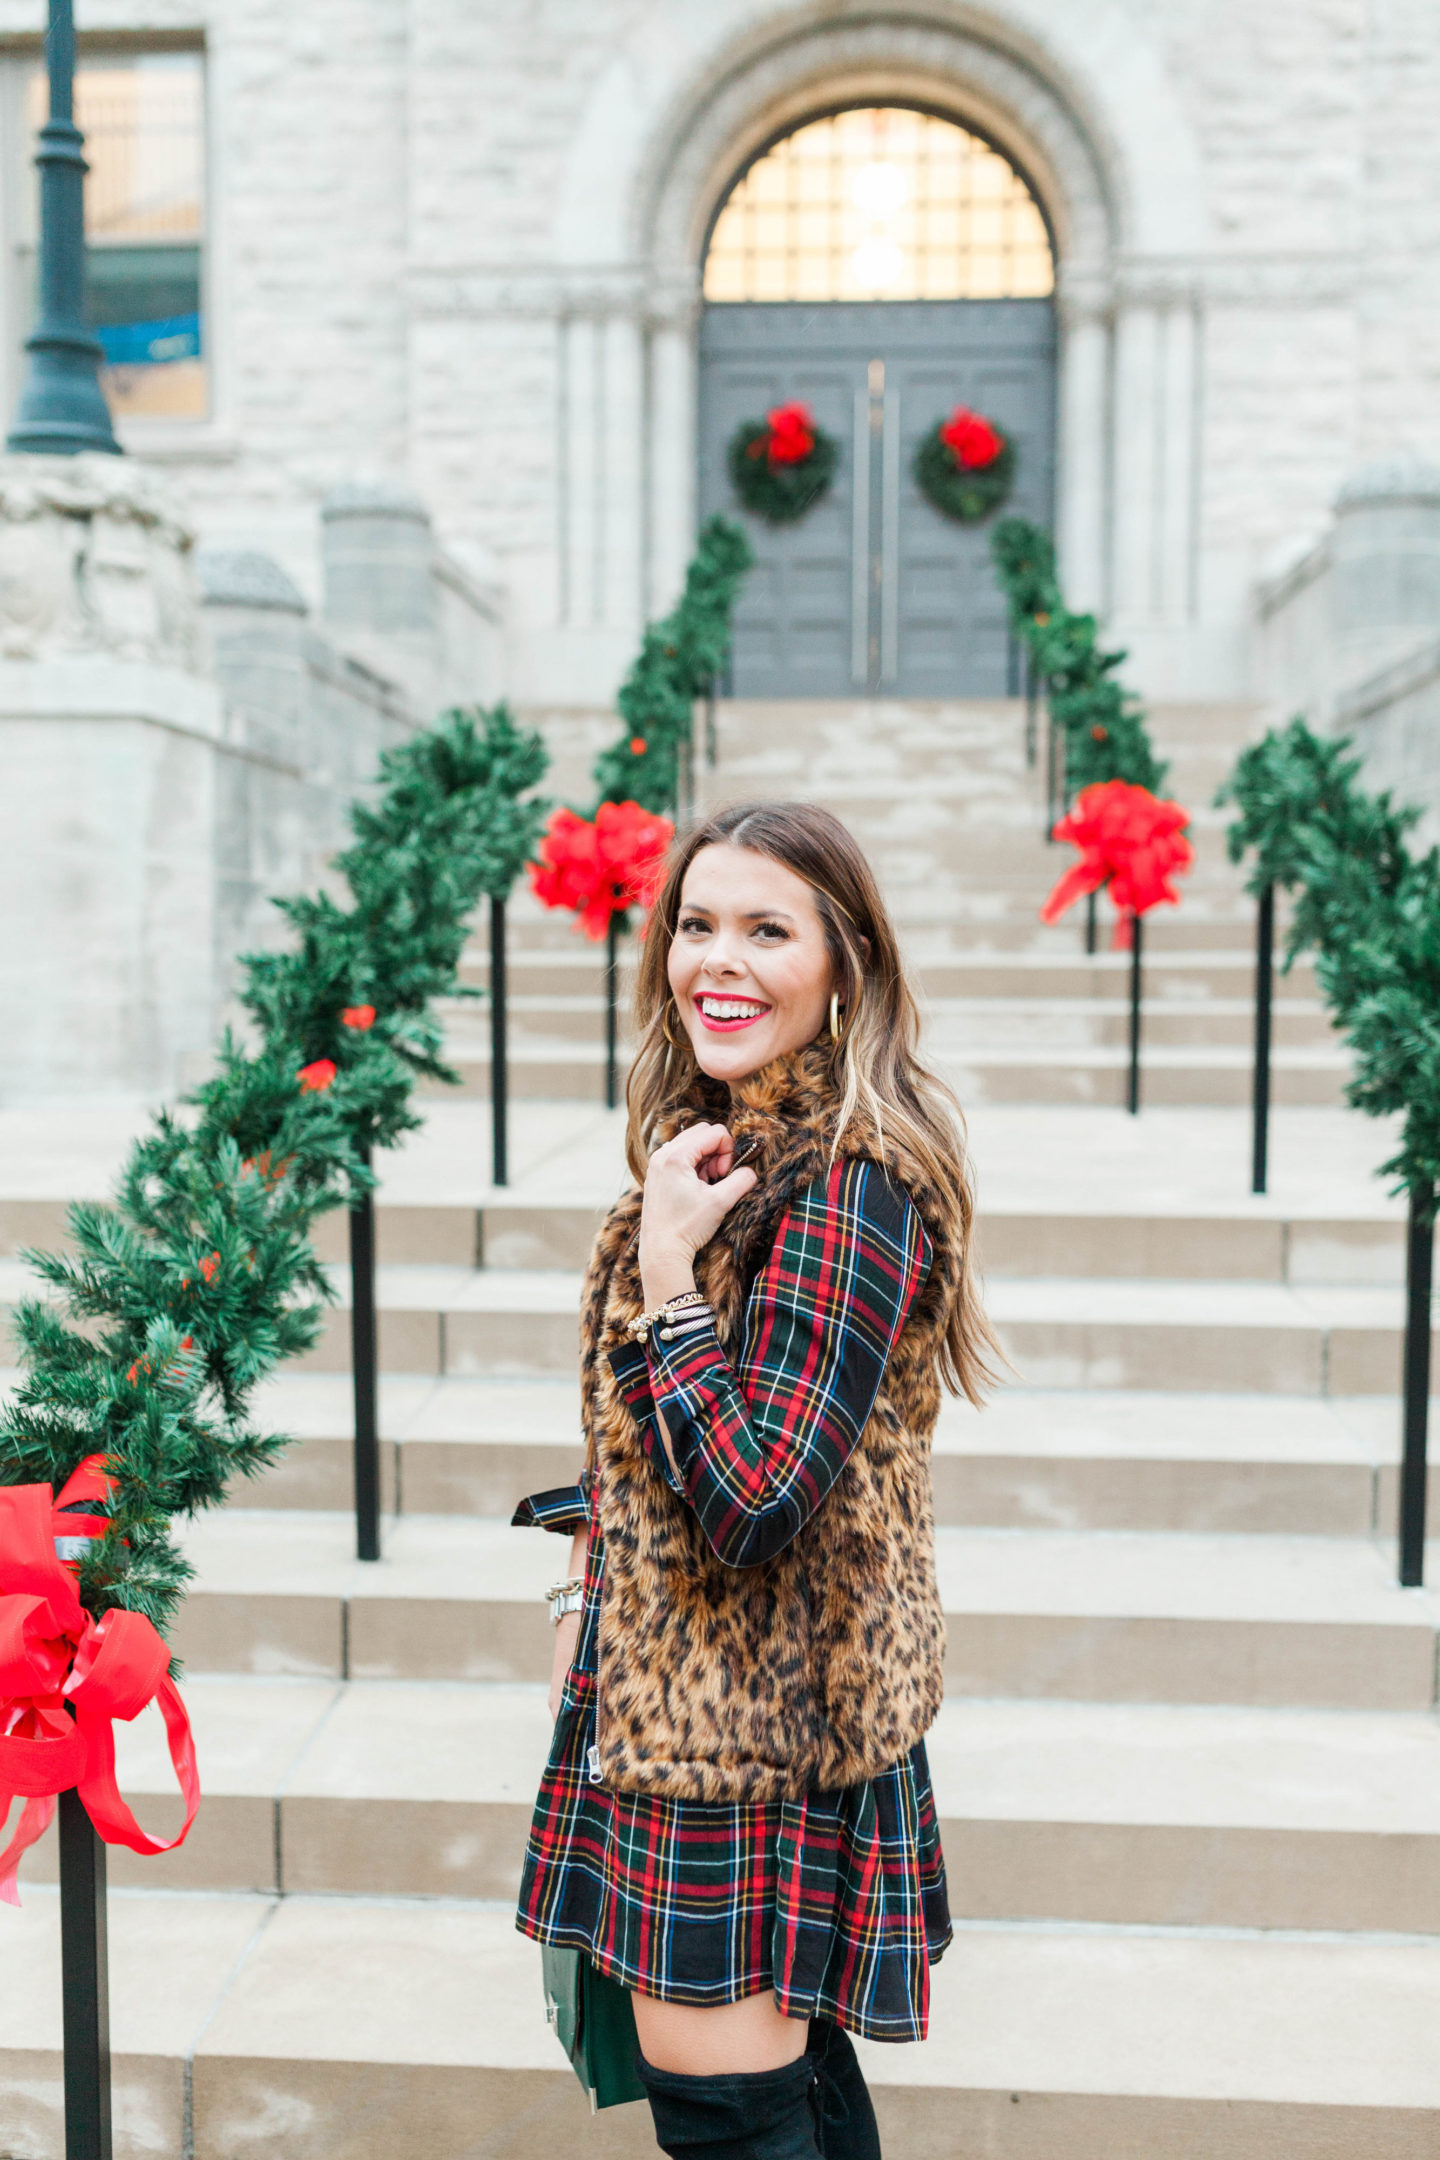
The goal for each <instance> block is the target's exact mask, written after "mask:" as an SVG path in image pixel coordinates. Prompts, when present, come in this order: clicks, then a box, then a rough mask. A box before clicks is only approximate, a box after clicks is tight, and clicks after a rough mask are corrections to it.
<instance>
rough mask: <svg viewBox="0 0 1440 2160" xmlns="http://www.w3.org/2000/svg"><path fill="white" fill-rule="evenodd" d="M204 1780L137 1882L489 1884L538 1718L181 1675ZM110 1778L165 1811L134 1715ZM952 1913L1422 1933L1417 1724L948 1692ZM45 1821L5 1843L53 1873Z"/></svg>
mask: <svg viewBox="0 0 1440 2160" xmlns="http://www.w3.org/2000/svg"><path fill="white" fill-rule="evenodd" d="M184 1693H185V1700H186V1704H187V1706H188V1708H189V1711H190V1716H191V1720H192V1723H193V1725H194V1729H195V1738H196V1749H197V1753H198V1756H199V1760H200V1763H201V1766H202V1774H203V1778H204V1786H205V1801H204V1806H203V1808H202V1810H201V1813H200V1816H199V1818H198V1819H197V1821H196V1824H195V1827H194V1829H193V1830H192V1832H191V1834H190V1837H189V1838H188V1840H187V1841H186V1843H185V1844H184V1845H183V1846H182V1847H181V1848H180V1849H179V1851H177V1852H174V1853H168V1854H162V1855H160V1856H159V1857H158V1858H153V1859H147V1858H142V1857H141V1856H139V1855H137V1854H133V1853H129V1852H127V1851H125V1850H124V1848H122V1847H117V1848H115V1850H114V1851H113V1852H112V1854H111V1856H110V1880H111V1882H112V1883H113V1884H114V1885H116V1886H117V1887H122V1886H125V1887H133V1888H136V1889H153V1890H192V1891H193V1890H231V1891H271V1892H276V1893H284V1894H287V1895H290V1896H295V1895H300V1896H304V1895H313V1894H331V1895H346V1896H353V1895H371V1896H374V1895H381V1896H392V1897H447V1898H457V1897H458V1898H494V1899H513V1898H514V1897H515V1896H516V1894H517V1892H518V1890H519V1886H520V1873H521V1866H522V1862H523V1858H524V1850H525V1839H526V1835H527V1833H528V1830H529V1827H530V1818H531V1812H532V1807H533V1802H534V1797H535V1793H536V1790H537V1788H538V1785H539V1780H540V1774H541V1770H542V1768H543V1765H544V1761H545V1756H546V1753H547V1750H548V1747H549V1744H550V1736H551V1719H550V1713H549V1709H548V1707H547V1703H546V1690H545V1688H544V1687H543V1686H542V1685H540V1684H533V1685H529V1686H525V1685H509V1686H506V1685H504V1684H497V1685H490V1686H486V1685H484V1684H470V1685H459V1684H456V1683H453V1682H437V1681H408V1682H407V1681H400V1682H396V1681H354V1680H352V1681H348V1682H340V1681H334V1682H332V1681H321V1680H255V1679H241V1678H234V1677H231V1678H219V1677H210V1676H200V1675H197V1676H195V1677H194V1678H192V1679H190V1680H188V1681H187V1682H186V1683H185V1688H184ZM117 1737H118V1761H119V1777H120V1784H121V1788H122V1790H123V1791H124V1793H125V1794H126V1796H127V1798H128V1799H129V1800H130V1801H131V1804H132V1805H133V1806H135V1807H136V1808H137V1809H138V1811H139V1814H140V1817H141V1820H142V1821H143V1822H144V1823H145V1824H146V1826H147V1827H148V1828H150V1829H151V1830H152V1831H154V1832H155V1833H156V1834H157V1835H161V1836H173V1835H174V1834H175V1833H176V1831H177V1830H178V1829H179V1827H180V1823H181V1820H182V1808H181V1803H180V1801H179V1798H178V1795H175V1794H174V1793H173V1790H172V1788H173V1786H174V1774H173V1772H172V1770H171V1768H170V1764H169V1759H168V1755H167V1752H166V1748H165V1743H164V1737H163V1732H162V1730H161V1728H160V1723H159V1719H158V1717H146V1718H143V1719H141V1720H140V1721H139V1722H138V1723H137V1724H134V1725H130V1726H125V1727H122V1728H120V1730H119V1732H118V1736H117ZM927 1748H928V1752H929V1757H930V1765H931V1771H932V1775H933V1780H934V1788H935V1799H936V1805H937V1808H938V1811H939V1815H940V1827H941V1838H942V1842H943V1844H944V1847H945V1851H946V1856H947V1860H948V1863H949V1876H950V1902H951V1910H952V1912H953V1914H954V1916H955V1917H956V1919H958V1920H970V1921H973V1920H1075V1921H1089V1922H1094V1923H1097V1924H1123V1925H1129V1926H1145V1925H1164V1926H1186V1927H1266V1928H1311V1929H1314V1928H1324V1929H1333V1930H1337V1931H1338V1930H1395V1931H1397V1932H1400V1931H1403V1932H1407V1933H1414V1934H1440V1724H1437V1722H1436V1721H1435V1719H1434V1718H1432V1717H1429V1716H1427V1715H1425V1714H1423V1713H1422V1714H1416V1713H1404V1712H1393V1713H1390V1714H1389V1715H1382V1714H1377V1713H1374V1712H1367V1711H1363V1710H1346V1711H1317V1710H1291V1709H1286V1710H1266V1709H1238V1710H1237V1709H1209V1708H1195V1707H1189V1708H1175V1707H1171V1706H1168V1705H1153V1704H1144V1705H1138V1706H1132V1705H1122V1706H1115V1705H1112V1704H1109V1703H1066V1702H1008V1701H974V1702H965V1701H951V1702H947V1703H946V1704H945V1705H944V1706H943V1707H942V1709H941V1711H940V1715H939V1717H938V1718H937V1719H936V1721H935V1724H934V1725H933V1726H932V1728H931V1730H930V1733H929V1735H928V1736H927ZM56 1871H57V1870H56V1839H55V1833H54V1831H53V1829H52V1831H51V1832H50V1833H49V1834H48V1835H47V1836H46V1838H45V1839H44V1840H43V1841H42V1843H41V1844H40V1845H39V1846H37V1847H36V1848H35V1850H34V1852H33V1854H32V1855H31V1856H30V1857H29V1858H27V1860H26V1862H25V1866H24V1876H25V1881H26V1884H27V1885H28V1884H30V1883H38V1882H53V1881H54V1880H55V1877H56Z"/></svg>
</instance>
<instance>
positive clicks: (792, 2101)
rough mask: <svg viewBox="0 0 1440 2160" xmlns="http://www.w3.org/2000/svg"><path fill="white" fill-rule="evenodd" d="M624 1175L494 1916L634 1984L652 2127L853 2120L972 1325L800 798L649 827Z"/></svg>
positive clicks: (897, 1934)
mask: <svg viewBox="0 0 1440 2160" xmlns="http://www.w3.org/2000/svg"><path fill="white" fill-rule="evenodd" d="M637 1019H638V1025H639V1035H640V1042H639V1050H638V1054H637V1056H636V1059H635V1063H634V1067H633V1070H632V1072H631V1075H630V1083H629V1091H628V1092H629V1112H630V1116H629V1132H628V1155H629V1164H630V1169H631V1172H632V1174H633V1176H634V1178H635V1189H634V1190H633V1191H630V1192H627V1193H626V1194H625V1195H624V1197H623V1198H622V1199H621V1200H620V1201H619V1202H618V1203H617V1205H616V1206H615V1208H614V1209H613V1210H612V1211H611V1214H610V1216H609V1218H608V1220H607V1221H606V1223H605V1225H604V1227H603V1228H602V1230H601V1231H600V1234H599V1237H598V1238H597V1240H596V1244H595V1249H594V1252H593V1254H592V1257H591V1262H590V1268H589V1273H588V1276H587V1280H586V1287H585V1294H584V1299H583V1305H582V1313H581V1389H582V1408H583V1417H584V1425H585V1434H586V1443H587V1455H586V1467H585V1473H584V1476H583V1478H582V1482H581V1484H580V1486H578V1487H577V1488H576V1489H575V1490H574V1491H573V1492H570V1493H552V1494H543V1495H537V1496H535V1498H534V1499H533V1500H531V1501H527V1502H526V1503H525V1504H524V1505H523V1506H522V1508H521V1510H520V1512H519V1514H518V1515H517V1517H516V1520H517V1522H539V1523H543V1524H544V1525H545V1526H546V1527H548V1528H551V1529H571V1530H573V1532H574V1544H573V1547H572V1557H571V1569H570V1572H571V1576H572V1578H577V1579H578V1578H582V1577H583V1592H582V1590H581V1587H580V1582H579V1581H578V1580H576V1581H574V1582H572V1585H571V1592H570V1596H569V1597H568V1598H567V1597H566V1596H565V1595H564V1592H563V1590H562V1591H561V1592H560V1593H552V1596H554V1597H555V1598H556V1602H557V1603H558V1604H559V1605H560V1606H561V1608H562V1609H563V1608H564V1607H565V1606H567V1605H569V1604H571V1603H573V1604H574V1605H576V1606H578V1607H579V1610H578V1612H567V1613H566V1614H565V1617H563V1618H562V1619H561V1620H560V1623H559V1627H558V1632H557V1643H556V1659H555V1686H554V1688H553V1689H552V1706H553V1707H555V1708H556V1710H557V1712H558V1715H557V1722H556V1727H555V1737H554V1741H553V1744H552V1747H551V1752H550V1758H549V1761H548V1763H547V1765H546V1770H545V1775H544V1780H543V1782H542V1785H541V1790H540V1798H539V1802H538V1805H537V1808H536V1813H535V1821H534V1825H533V1828H532V1831H531V1835H530V1842H529V1849H528V1852H527V1856H526V1864H525V1873H524V1880H523V1884H522V1889H521V1899H520V1914H519V1925H520V1927H521V1929H522V1930H523V1931H524V1932H525V1933H526V1934H528V1935H531V1936H534V1937H536V1938H537V1939H538V1940H540V1941H541V1942H548V1943H556V1944H565V1945H570V1946H575V1947H578V1948H580V1949H581V1950H583V1951H584V1952H585V1953H586V1954H587V1955H588V1956H590V1957H591V1958H593V1959H594V1960H595V1962H596V1964H597V1965H598V1966H599V1967H600V1968H601V1970H602V1971H604V1972H606V1973H608V1974H609V1975H611V1976H612V1977H613V1978H614V1979H616V1980H618V1981H620V1982H621V1983H622V1984H623V1985H625V1986H626V1987H628V1988H630V1989H631V1990H633V2001H634V2006H635V2021H636V2028H637V2032H638V2035H639V2041H640V2053H641V2060H640V2064H639V2069H640V2075H641V2077H642V2079H643V2081H644V2084H645V2086H646V2090H647V2091H648V2093H649V2095H650V2103H651V2109H652V2112H653V2115H654V2118H655V2128H656V2136H657V2138H658V2140H659V2143H660V2146H661V2148H662V2150H663V2151H665V2152H667V2153H670V2154H672V2155H679V2154H690V2153H703V2154H704V2155H705V2156H706V2160H732V2156H733V2160H742V2156H744V2160H797V2156H814V2155H816V2154H824V2155H825V2156H826V2160H878V2154H879V2143H878V2139H877V2136H876V2131H875V2118H874V2114H873V2111H872V2109H871V2106H870V2100H869V2095H868V2093H867V2092H866V2089H865V2083H864V2079H863V2077H862V2076H861V2073H860V2068H859V2065H858V2063H857V2061H856V2059H855V2055H854V2051H853V2049H852V2048H851V2046H850V2043H849V2040H848V2039H847V2038H846V2033H847V2032H859V2033H863V2034H866V2035H868V2036H869V2037H871V2038H873V2039H879V2040H919V2039H923V2038H924V2036H925V2030H926V2022H927V2015H928V2007H929V1966H930V1964H931V1963H933V1962H934V1960H935V1959H937V1958H938V1957H939V1956H940V1954H941V1952H942V1951H943V1950H944V1948H945V1946H946V1943H947V1942H948V1941H949V1938H950V1920H949V1912H948V1907H947V1903H946V1894H945V1874H944V1863H943V1860H942V1857H941V1852H940V1841H939V1835H938V1829H937V1824H936V1818H935V1808H934V1802H933V1799H932V1795H931V1790H930V1777H929V1771H928V1767H927V1763H926V1756H925V1747H924V1740H923V1735H924V1733H925V1731H926V1729H927V1727H928V1726H929V1725H930V1723H931V1722H932V1720H933V1718H934V1716H935V1713H936V1711H937V1709H938V1708H939V1704H940V1699H941V1694H942V1678H941V1659H942V1654H943V1649H944V1623H943V1620H942V1617H941V1610H940V1600H939V1596H938V1593H937V1590H936V1584H935V1566H934V1531H933V1511H932V1503H931V1490H930V1439H931V1435H932V1432H933V1430H934V1425H935V1419H936V1414H937V1412H938V1409H939V1404H940V1395H941V1384H942V1381H943V1382H948V1383H949V1385H950V1386H951V1387H952V1388H954V1389H956V1390H959V1391H963V1392H964V1393H965V1394H966V1395H968V1396H969V1397H970V1398H971V1400H972V1401H976V1400H978V1399H979V1395H980V1391H981V1389H982V1387H983V1385H984V1384H985V1383H986V1381H987V1380H988V1379H989V1378H990V1377H991V1375H990V1372H989V1370H988V1368H987V1362H986V1360H987V1353H988V1352H989V1351H990V1350H991V1349H992V1348H993V1342H992V1338H991V1336H990V1333H989V1329H988V1327H987V1325H986V1322H985V1318H984V1315H983V1313H982V1311H981V1308H980V1305H979V1301H978V1298H977V1296H976V1292H975V1288H974V1284H973V1281H972V1277H971V1273H970V1223H971V1195H970V1188H969V1181H968V1175H967V1170H966V1162H965V1152H964V1141H963V1131H962V1127H961V1123H960V1119H959V1114H958V1111H957V1109H956V1106H955V1104H954V1102H953V1099H952V1098H951V1097H950V1095H949V1094H948V1092H947V1091H946V1090H945V1089H944V1088H943V1087H942V1086H941V1085H940V1084H939V1082H937V1081H936V1080H934V1079H933V1078H932V1077H931V1076H930V1075H929V1074H927V1073H926V1072H925V1071H924V1070H923V1068H922V1067H921V1066H920V1065H919V1063H918V1062H917V1059H916V1055H915V1044H916V1031H917V1015H916V1008H915V1002H914V999H913V997H912V995H911V992H910V989H909V987H908V985H907V983H906V980H905V975H904V970H903V967H902V964H901V960H900V954H899V950H898V947H897V944H896V939H895V933H894V930H893V929H892V927H891V924H890V921H889V918H888V916H887V914H886V912H885V907H884V903H883V902H882V900H881V898H880V894H879V891H878V889H877V887H876V884H875V880H874V878H873V876H872V874H871V872H870V869H869V866H868V864H867V863H866V861H865V859H864V857H863V855H862V854H861V853H860V850H859V848H858V847H857V846H856V844H855V842H854V840H853V839H852V838H851V836H850V834H849V833H848V832H847V831H846V830H845V828H844V826H843V825H841V824H840V823H839V822H838V820H837V819H835V818H833V817H831V816H830V815H829V814H828V813H827V812H826V811H823V810H820V809H817V808H815V807H813V806H812V805H809V804H799V803H779V804H761V805H742V806H739V807H736V808H731V809H727V810H723V811H721V812H720V813H719V814H718V815H716V816H715V817H713V818H711V819H710V820H709V821H708V822H707V823H706V824H704V825H702V826H701V827H700V828H699V829H698V830H697V831H695V832H694V833H692V834H691V835H690V836H689V837H688V838H687V839H686V840H685V841H684V843H683V844H682V845H681V847H680V848H679V849H678V850H677V853H676V856H675V858H674V861H673V865H672V867H671V869H670V872H669V875H668V877H667V880H666V883H665V887H664V890H663V891H662V893H661V894H660V897H659V900H658V902H657V903H656V906H655V910H654V913H653V915H652V918H651V922H650V928H649V932H648V935H647V937H646V941H645V949H644V954H643V958H642V961H641V967H640V979H639V984H638V988H637Z"/></svg>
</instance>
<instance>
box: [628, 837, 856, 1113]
mask: <svg viewBox="0 0 1440 2160" xmlns="http://www.w3.org/2000/svg"><path fill="white" fill-rule="evenodd" d="M668 972H669V977H670V989H671V992H672V993H673V995H674V999H675V1003H676V1006H677V1007H678V1009H679V1013H680V1017H681V1019H682V1020H683V1021H684V1023H685V1027H686V1029H687V1031H688V1033H689V1036H690V1041H691V1045H692V1047H693V1048H694V1052H695V1059H696V1063H697V1064H698V1065H699V1067H700V1070H701V1071H702V1072H704V1073H708V1074H709V1075H710V1078H711V1079H712V1080H725V1081H735V1080H743V1079H745V1078H746V1077H747V1075H748V1074H750V1073H753V1072H758V1071H759V1069H760V1067H761V1066H762V1065H768V1064H769V1063H770V1060H771V1059H772V1058H777V1057H784V1056H785V1055H786V1053H787V1052H789V1051H791V1050H798V1049H799V1048H800V1047H801V1045H802V1044H804V1043H808V1042H813V1041H814V1039H815V1037H816V1036H817V1035H818V1034H819V1033H820V1030H821V1028H822V1027H823V1026H824V1025H825V1023H826V1019H827V1016H828V1013H829V1006H830V992H831V989H832V988H833V986H834V971H833V969H832V966H831V962H830V953H829V950H828V948H827V946H826V942H825V926H824V924H823V923H822V922H821V920H820V913H819V910H818V909H817V907H816V905H815V896H814V894H813V893H812V891H811V889H810V887H809V886H808V885H807V884H806V883H805V880H804V879H803V878H800V877H797V876H796V875H795V872H794V871H793V870H787V869H786V868H785V866H784V864H783V863H777V862H772V860H771V859H770V857H769V856H768V855H757V854H755V853H753V852H752V851H751V849H749V848H742V847H732V846H731V845H730V844H729V843H728V842H724V843H720V844H718V845H716V846H714V847H706V848H701V850H700V852H699V854H698V855H697V856H696V857H695V860H694V861H693V862H692V863H691V865H690V867H689V869H688V870H687V871H686V873H685V883H684V885H683V887H682V888H681V894H680V911H679V914H678V916H677V918H676V923H675V937H674V941H673V942H672V944H671V947H670V956H669V965H668Z"/></svg>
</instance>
